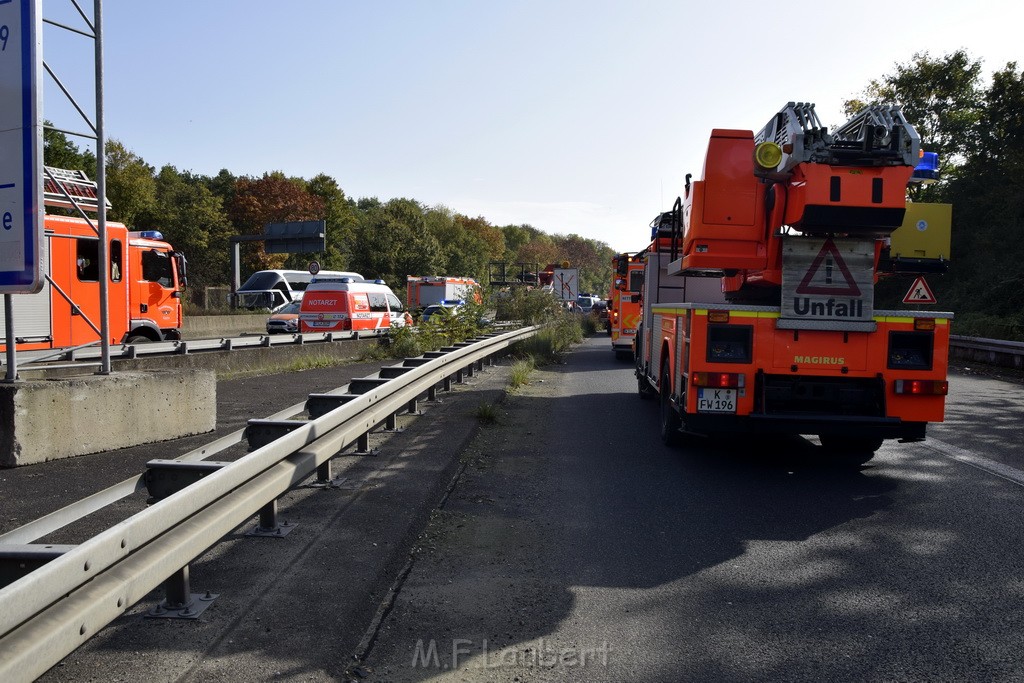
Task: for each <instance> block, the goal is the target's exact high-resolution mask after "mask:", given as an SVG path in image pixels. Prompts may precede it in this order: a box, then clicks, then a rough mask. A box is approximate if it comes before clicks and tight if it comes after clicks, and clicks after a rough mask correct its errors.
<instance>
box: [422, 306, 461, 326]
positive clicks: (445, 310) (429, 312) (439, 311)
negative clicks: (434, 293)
mask: <svg viewBox="0 0 1024 683" xmlns="http://www.w3.org/2000/svg"><path fill="white" fill-rule="evenodd" d="M462 305H463V304H462V302H460V301H442V302H441V303H439V304H430V305H429V306H427V307H426V308H424V309H423V315H422V316H420V322H421V323H425V322H427V321H428V320H430V319H431V318H432V317H433V316H435V315H436V316H444V315H455V314H456V313H458V312H459V309H460V308H462Z"/></svg>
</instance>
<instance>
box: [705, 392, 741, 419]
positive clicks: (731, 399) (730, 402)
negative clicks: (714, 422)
mask: <svg viewBox="0 0 1024 683" xmlns="http://www.w3.org/2000/svg"><path fill="white" fill-rule="evenodd" d="M697 412H698V413H735V412H736V390H735V389H708V388H701V389H700V390H699V391H698V393H697Z"/></svg>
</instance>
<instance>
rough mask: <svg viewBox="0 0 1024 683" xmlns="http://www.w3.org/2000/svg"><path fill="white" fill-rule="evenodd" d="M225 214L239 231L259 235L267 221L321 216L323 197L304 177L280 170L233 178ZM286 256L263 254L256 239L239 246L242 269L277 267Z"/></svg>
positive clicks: (319, 218) (285, 220) (279, 221)
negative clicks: (315, 192) (231, 193)
mask: <svg viewBox="0 0 1024 683" xmlns="http://www.w3.org/2000/svg"><path fill="white" fill-rule="evenodd" d="M228 217H229V218H230V219H231V222H232V223H233V224H234V226H235V230H237V232H238V234H239V235H262V234H263V232H264V226H266V225H267V224H268V223H287V222H291V221H313V220H322V219H323V218H324V200H323V199H321V198H320V197H318V196H316V195H314V194H311V193H310V192H309V191H308V189H307V185H306V182H305V181H303V180H301V179H294V178H286V177H285V175H284V174H283V173H280V172H274V173H266V174H264V175H263V177H262V178H258V179H256V178H249V177H241V178H239V179H238V180H236V181H235V188H234V196H233V198H232V200H231V203H230V205H229V206H228ZM286 260H287V256H286V255H285V254H267V253H266V250H265V249H264V248H263V244H262V243H260V242H257V243H255V244H248V245H244V246H243V249H242V270H243V272H249V273H251V272H255V271H258V270H269V269H273V268H280V267H282V266H283V265H284V263H285V261H286ZM243 279H244V278H243Z"/></svg>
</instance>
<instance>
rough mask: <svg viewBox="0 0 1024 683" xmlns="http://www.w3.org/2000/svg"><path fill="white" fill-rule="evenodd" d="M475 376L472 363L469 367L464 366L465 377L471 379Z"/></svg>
mask: <svg viewBox="0 0 1024 683" xmlns="http://www.w3.org/2000/svg"><path fill="white" fill-rule="evenodd" d="M475 374H476V368H475V367H474V364H473V363H470V364H469V365H467V366H466V376H467V377H472V376H473V375H475Z"/></svg>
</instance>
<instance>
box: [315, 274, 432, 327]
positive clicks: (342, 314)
mask: <svg viewBox="0 0 1024 683" xmlns="http://www.w3.org/2000/svg"><path fill="white" fill-rule="evenodd" d="M411 323H412V317H411V316H410V315H409V313H408V312H406V310H405V307H404V306H403V305H402V302H401V301H399V299H398V297H397V296H395V293H394V292H393V291H391V288H390V287H388V286H387V285H386V284H384V281H383V280H356V279H355V278H350V277H342V278H319V277H317V278H315V279H314V280H313V282H311V283H310V284H309V286H308V287H307V288H306V292H305V295H304V296H303V297H302V306H301V308H299V332H350V331H360V330H385V331H386V330H389V329H391V328H392V327H405V326H406V325H409V324H411Z"/></svg>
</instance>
